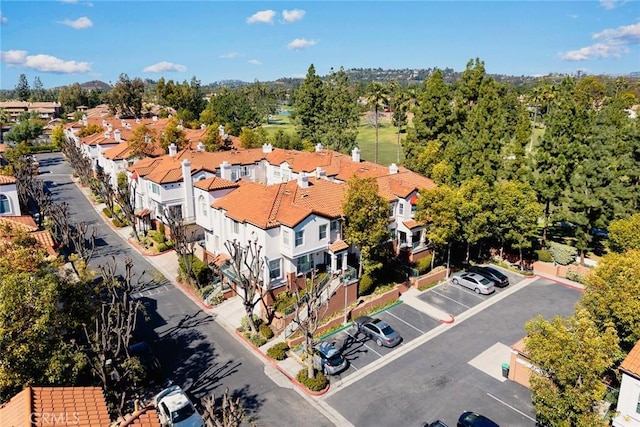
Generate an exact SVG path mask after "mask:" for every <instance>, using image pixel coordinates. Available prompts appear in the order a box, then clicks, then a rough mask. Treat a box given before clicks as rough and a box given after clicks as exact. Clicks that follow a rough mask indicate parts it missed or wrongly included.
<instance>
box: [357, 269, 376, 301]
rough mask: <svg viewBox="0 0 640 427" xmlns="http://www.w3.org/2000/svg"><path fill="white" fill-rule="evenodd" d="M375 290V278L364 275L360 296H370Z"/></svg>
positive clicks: (359, 286)
mask: <svg viewBox="0 0 640 427" xmlns="http://www.w3.org/2000/svg"><path fill="white" fill-rule="evenodd" d="M373 290H374V285H373V278H372V277H371V276H369V275H368V274H363V275H362V277H361V278H360V283H359V285H358V295H361V296H362V295H369V294H370V293H371V292H373Z"/></svg>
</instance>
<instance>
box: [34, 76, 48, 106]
mask: <svg viewBox="0 0 640 427" xmlns="http://www.w3.org/2000/svg"><path fill="white" fill-rule="evenodd" d="M31 99H33V101H35V102H42V101H45V90H44V87H43V86H42V82H41V81H40V77H38V76H35V77H34V78H33V90H32V91H31Z"/></svg>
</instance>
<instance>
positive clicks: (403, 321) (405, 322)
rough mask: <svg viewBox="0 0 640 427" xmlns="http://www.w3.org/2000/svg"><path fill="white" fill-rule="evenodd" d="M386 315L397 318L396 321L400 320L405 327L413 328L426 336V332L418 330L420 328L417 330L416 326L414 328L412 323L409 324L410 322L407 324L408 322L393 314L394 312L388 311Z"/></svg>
mask: <svg viewBox="0 0 640 427" xmlns="http://www.w3.org/2000/svg"><path fill="white" fill-rule="evenodd" d="M386 313H387V314H390V315H392V316H393V317H395V318H396V319H398V320H399V321H401V322H402V323H404V324H405V325H407V326H410V327H412V328H413V329H415V330H416V331H418V332H420V333H421V334H424V331H421V330H420V329H418V328H416V327H415V326H413V325H412V324H411V323H409V322H407V321H405V320H403V319H401V318H399V317H398V316H396V315H395V314H393V313H392V312H390V311H388V310H387V311H386Z"/></svg>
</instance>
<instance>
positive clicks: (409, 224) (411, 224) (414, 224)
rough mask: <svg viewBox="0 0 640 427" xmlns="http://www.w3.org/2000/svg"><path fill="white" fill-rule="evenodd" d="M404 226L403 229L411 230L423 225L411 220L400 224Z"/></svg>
mask: <svg viewBox="0 0 640 427" xmlns="http://www.w3.org/2000/svg"><path fill="white" fill-rule="evenodd" d="M402 223H403V224H404V226H405V227H407V228H408V229H409V230H411V229H413V228H418V227H420V226H422V225H424V224H422V223H421V222H418V221H415V220H413V219H410V220H408V221H403V222H402Z"/></svg>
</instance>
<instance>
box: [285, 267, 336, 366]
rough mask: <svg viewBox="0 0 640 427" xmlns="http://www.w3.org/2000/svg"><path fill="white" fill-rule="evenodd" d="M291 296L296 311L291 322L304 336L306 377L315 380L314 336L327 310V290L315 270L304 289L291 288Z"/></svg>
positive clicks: (295, 286)
mask: <svg viewBox="0 0 640 427" xmlns="http://www.w3.org/2000/svg"><path fill="white" fill-rule="evenodd" d="M293 287H294V289H292V290H293V294H294V296H295V297H296V311H295V317H294V319H293V321H294V322H295V323H296V324H297V325H298V327H299V328H300V331H301V332H302V334H303V335H304V342H305V349H304V351H305V353H306V358H305V360H306V361H307V376H308V377H309V378H315V369H314V366H313V347H314V346H315V344H316V343H315V338H314V335H315V333H316V331H317V330H318V326H320V320H322V318H323V317H324V316H325V314H326V313H327V309H328V308H329V295H328V289H327V288H326V287H325V286H323V281H319V280H316V275H315V270H312V271H311V279H308V280H306V287H305V288H304V293H303V292H302V291H303V289H300V288H298V286H297V285H294V286H293Z"/></svg>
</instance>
